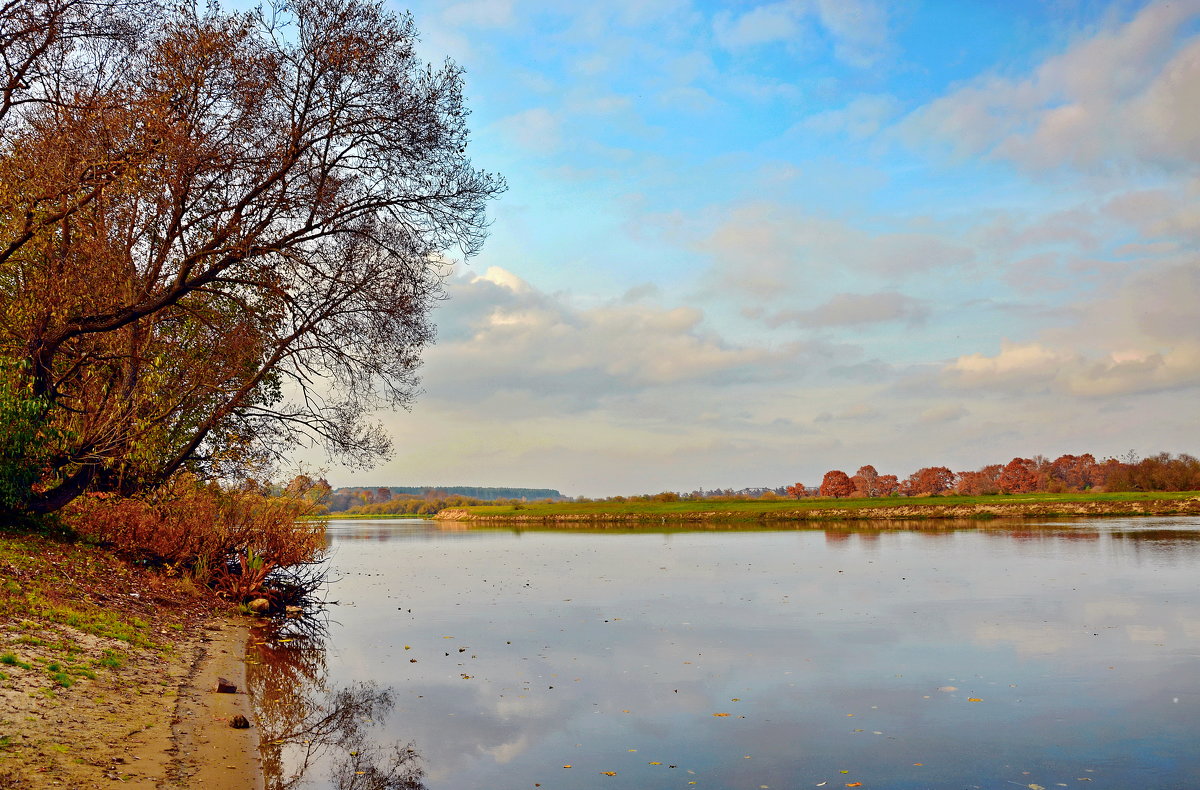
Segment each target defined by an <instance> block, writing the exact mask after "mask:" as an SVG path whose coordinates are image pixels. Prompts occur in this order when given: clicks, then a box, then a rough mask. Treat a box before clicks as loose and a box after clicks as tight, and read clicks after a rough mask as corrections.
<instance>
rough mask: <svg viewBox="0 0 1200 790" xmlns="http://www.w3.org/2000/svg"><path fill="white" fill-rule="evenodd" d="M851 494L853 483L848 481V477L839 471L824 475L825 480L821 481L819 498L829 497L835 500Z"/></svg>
mask: <svg viewBox="0 0 1200 790" xmlns="http://www.w3.org/2000/svg"><path fill="white" fill-rule="evenodd" d="M853 493H854V483H852V482H851V481H850V475H848V474H846V473H845V472H843V471H841V470H840V469H834V470H833V471H831V472H826V473H825V478H824V479H823V480H822V481H821V496H831V497H834V498H835V499H837V498H839V497H844V496H850V495H851V494H853Z"/></svg>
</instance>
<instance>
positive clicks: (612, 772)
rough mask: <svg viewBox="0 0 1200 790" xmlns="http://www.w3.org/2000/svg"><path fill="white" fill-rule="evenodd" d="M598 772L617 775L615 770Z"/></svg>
mask: <svg viewBox="0 0 1200 790" xmlns="http://www.w3.org/2000/svg"><path fill="white" fill-rule="evenodd" d="M600 773H602V774H604V775H605V776H616V775H617V772H616V771H601V772H600Z"/></svg>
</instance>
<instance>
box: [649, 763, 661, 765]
mask: <svg viewBox="0 0 1200 790" xmlns="http://www.w3.org/2000/svg"><path fill="white" fill-rule="evenodd" d="M650 764H651V765H662V763H650Z"/></svg>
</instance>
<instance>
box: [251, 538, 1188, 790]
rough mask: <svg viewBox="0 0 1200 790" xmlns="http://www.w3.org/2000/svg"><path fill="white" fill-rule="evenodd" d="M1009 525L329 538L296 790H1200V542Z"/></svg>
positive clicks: (310, 644) (283, 690) (266, 688)
mask: <svg viewBox="0 0 1200 790" xmlns="http://www.w3.org/2000/svg"><path fill="white" fill-rule="evenodd" d="M994 524H995V522H992V524H989V525H988V526H985V527H980V528H976V527H975V526H971V527H969V528H957V529H956V528H953V527H947V528H935V529H929V528H928V526H927V525H923V526H919V527H918V528H917V529H916V530H915V531H888V532H882V533H881V532H877V531H855V530H847V529H837V530H834V529H830V530H824V529H818V530H793V531H752V532H744V531H722V530H709V531H680V532H669V533H663V532H644V533H640V534H614V533H602V534H586V533H574V532H572V533H563V532H538V531H526V532H519V533H518V532H512V531H496V530H470V529H465V528H463V527H461V526H459V527H454V528H449V527H446V526H445V525H442V526H439V525H437V524H435V523H431V522H428V521H416V520H396V521H390V522H379V521H370V522H362V521H345V522H336V521H335V522H332V523H331V524H330V525H329V537H330V541H331V545H332V549H333V560H332V567H333V573H332V575H333V577H334V578H333V580H332V581H331V582H330V583H329V585H328V598H329V599H330V600H332V601H338V604H337V605H335V606H331V607H330V610H329V612H330V618H331V620H330V622H329V624H328V631H327V633H325V634H323V635H322V634H317V635H315V636H314V637H306V636H304V635H303V634H299V633H288V634H284V635H283V636H282V637H281V638H282V639H287V638H289V637H290V638H291V641H274V642H272V641H269V640H268V643H267V644H265V645H263V646H262V647H261V648H260V650H261V657H260V660H261V661H262V662H263V663H261V664H255V665H253V666H252V667H251V669H252V677H251V684H252V688H253V689H254V690H255V691H257V693H258V694H259V696H260V700H261V702H260V708H261V712H260V716H261V719H262V729H263V732H264V734H265V736H266V737H267V738H268V739H270V740H276V741H282V743H275V744H269V745H268V748H267V751H266V756H267V762H268V767H269V768H271V770H272V771H275V772H277V775H276V776H275V778H274V779H273V782H274V786H276V787H280V786H285V785H286V786H289V787H291V786H294V787H311V788H329V787H345V788H350V787H389V786H390V787H413V788H415V787H426V788H430V790H476V789H483V788H488V789H491V788H497V789H503V788H533V787H536V786H538V785H540V786H541V787H543V788H571V789H574V788H580V789H582V788H647V789H654V788H682V789H684V790H686V789H687V788H690V787H697V788H704V787H708V788H748V789H749V790H759V789H761V788H781V789H782V788H805V787H816V786H824V787H827V788H842V787H848V786H861V787H864V788H1011V787H1012V786H1013V785H1017V786H1021V787H1033V786H1035V785H1037V786H1041V787H1044V788H1053V787H1084V788H1095V789H1096V790H1098V789H1099V788H1122V789H1124V788H1198V787H1200V749H1198V748H1197V741H1196V738H1197V732H1198V729H1200V585H1198V584H1197V580H1198V578H1200V576H1198V573H1197V571H1198V570H1200V519H1136V520H1128V519H1105V520H1099V521H1076V522H1071V523H1046V524H1038V525H1030V524H1028V523H1023V524H1021V525H1019V526H1003V525H1001V526H994ZM371 683H373V684H375V685H373V686H372V685H369V684H371ZM364 684H367V685H364ZM339 692H340V694H339ZM339 717H340V718H339ZM326 720H329V721H326ZM322 722H324V723H322ZM339 722H340V723H339ZM314 725H319V726H317V728H316V729H314ZM321 727H323V728H324V729H321ZM306 742H307V743H306ZM393 744H399V745H409V746H410V750H409V751H403V750H402V751H401V752H399V758H398V759H396V760H395V765H397V766H400V767H399V768H393V769H391V773H390V776H391V778H390V780H389V779H388V775H389V768H388V759H389V755H391V754H392V753H391V752H388V751H386V750H387V749H391V748H393ZM306 756H307V759H308V761H309V762H310V763H311V764H312V767H311V769H310V770H308V771H307V773H306V774H304V775H303V776H301V777H300V778H298V779H296V780H295V781H294V782H292V783H288V782H287V780H288V779H289V778H290V777H292V776H293V774H295V773H296V772H297V771H298V770H299V768H300V767H301V766H300V762H301V761H302V760H303V759H305V757H306ZM565 766H570V767H565ZM422 772H423V776H422V777H420V779H419V782H418V776H419V774H421V773H422ZM386 781H391V782H392V784H390V785H388V784H386V783H385V782H386ZM405 781H407V784H406V783H405ZM857 783H861V785H858V784H857Z"/></svg>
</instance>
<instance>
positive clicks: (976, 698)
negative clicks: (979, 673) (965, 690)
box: [967, 697, 983, 702]
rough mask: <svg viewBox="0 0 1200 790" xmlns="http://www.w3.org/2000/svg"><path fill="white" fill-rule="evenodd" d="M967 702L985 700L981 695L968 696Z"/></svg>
mask: <svg viewBox="0 0 1200 790" xmlns="http://www.w3.org/2000/svg"><path fill="white" fill-rule="evenodd" d="M967 702H983V699H982V698H980V697H967Z"/></svg>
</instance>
